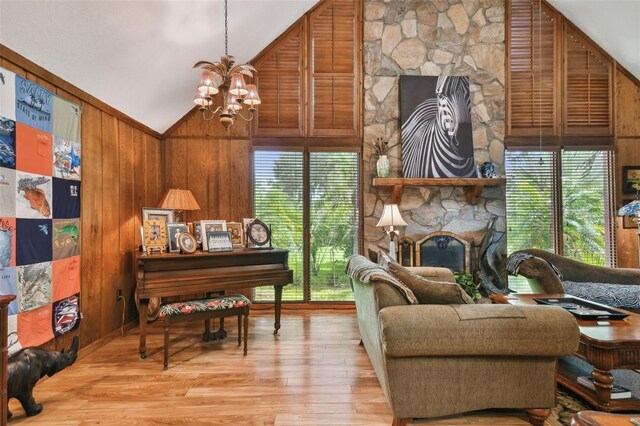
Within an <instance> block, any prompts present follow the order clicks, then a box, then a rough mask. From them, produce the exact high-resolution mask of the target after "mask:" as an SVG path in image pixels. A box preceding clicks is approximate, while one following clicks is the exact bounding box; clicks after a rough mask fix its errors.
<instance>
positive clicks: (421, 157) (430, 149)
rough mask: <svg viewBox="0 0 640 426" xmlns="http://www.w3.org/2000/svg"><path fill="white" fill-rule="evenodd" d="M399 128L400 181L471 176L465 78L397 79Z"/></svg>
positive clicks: (470, 149)
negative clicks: (398, 86) (398, 89)
mask: <svg viewBox="0 0 640 426" xmlns="http://www.w3.org/2000/svg"><path fill="white" fill-rule="evenodd" d="M400 123H401V127H402V130H401V133H400V135H401V142H402V144H401V149H402V171H403V176H404V177H405V178H445V177H474V176H475V175H476V167H475V162H474V159H473V131H472V127H471V102H470V91H469V77H453V76H415V75H401V76H400ZM427 153H429V154H427ZM452 159H455V160H452Z"/></svg>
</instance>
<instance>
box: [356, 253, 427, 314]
mask: <svg viewBox="0 0 640 426" xmlns="http://www.w3.org/2000/svg"><path fill="white" fill-rule="evenodd" d="M345 272H346V273H347V275H349V276H350V277H352V278H355V279H357V280H358V281H362V282H363V283H367V284H375V283H376V282H383V283H387V284H390V285H392V286H394V287H395V288H397V289H398V290H399V291H400V293H402V295H403V296H404V298H405V299H407V302H409V303H410V304H412V305H417V304H418V299H416V296H415V294H413V292H412V291H411V289H409V287H407V286H406V285H404V284H402V282H400V281H398V280H397V279H396V278H395V277H393V276H392V275H391V274H390V273H388V272H387V271H385V270H384V269H382V268H381V267H380V265H378V264H376V263H373V262H372V261H370V260H369V259H367V258H366V257H364V256H360V255H359V254H356V255H354V256H351V257H350V258H349V260H348V261H347V270H346V271H345Z"/></svg>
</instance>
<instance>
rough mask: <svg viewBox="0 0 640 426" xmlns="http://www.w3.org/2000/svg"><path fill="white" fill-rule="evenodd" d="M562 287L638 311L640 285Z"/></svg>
mask: <svg viewBox="0 0 640 426" xmlns="http://www.w3.org/2000/svg"><path fill="white" fill-rule="evenodd" d="M562 286H563V287H564V292H565V293H566V294H570V295H572V296H576V297H580V298H582V299H587V300H591V301H592V302H596V303H602V304H603V305H607V306H611V307H614V308H625V309H634V310H635V309H640V285H630V284H609V283H591V282H583V283H577V282H573V281H563V282H562ZM416 296H418V295H417V294H416ZM419 299H420V298H418V300H419Z"/></svg>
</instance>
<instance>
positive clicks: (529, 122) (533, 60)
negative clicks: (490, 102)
mask: <svg viewBox="0 0 640 426" xmlns="http://www.w3.org/2000/svg"><path fill="white" fill-rule="evenodd" d="M510 7H511V9H510V10H511V15H510V20H509V22H510V27H509V39H508V40H509V45H508V49H509V61H508V65H509V71H510V88H509V91H508V93H509V115H508V117H509V122H508V126H509V129H508V134H509V135H512V136H538V135H539V132H540V130H541V131H542V134H543V135H552V136H557V135H558V134H559V126H558V115H559V113H558V106H557V105H558V100H559V96H558V91H559V87H560V80H559V70H560V67H559V59H558V52H557V47H556V44H555V40H556V39H557V37H558V33H559V28H560V27H559V17H558V16H557V15H556V13H555V12H553V11H552V10H551V9H549V8H548V7H547V6H546V4H544V3H543V4H542V10H540V8H539V4H538V2H537V1H534V2H532V1H531V0H513V1H512V2H511V5H510Z"/></svg>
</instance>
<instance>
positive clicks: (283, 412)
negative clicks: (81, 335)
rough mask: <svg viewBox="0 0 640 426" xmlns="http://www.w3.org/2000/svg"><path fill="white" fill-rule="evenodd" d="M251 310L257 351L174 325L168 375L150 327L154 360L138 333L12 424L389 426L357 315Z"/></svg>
mask: <svg viewBox="0 0 640 426" xmlns="http://www.w3.org/2000/svg"><path fill="white" fill-rule="evenodd" d="M272 315H273V314H272V313H270V312H268V311H267V312H265V311H262V312H260V311H254V310H252V314H251V321H250V326H249V354H248V355H247V356H246V357H243V356H242V350H241V349H240V348H238V347H237V340H236V337H237V334H236V324H237V323H236V321H235V318H234V319H231V320H227V322H226V328H227V330H228V331H229V338H228V339H226V340H224V341H218V342H210V343H203V342H201V340H200V337H201V333H202V324H201V323H200V322H198V323H190V324H187V325H186V326H184V327H183V326H180V325H179V326H176V327H174V328H173V332H172V342H171V352H170V358H169V369H168V370H167V371H163V370H162V334H161V333H162V327H161V324H159V323H154V324H151V325H150V327H149V328H150V330H149V336H148V339H147V350H148V354H149V358H148V359H146V360H140V359H139V358H138V350H137V348H138V333H137V328H136V329H134V330H133V331H131V332H130V333H129V334H127V335H126V336H124V337H120V338H117V339H116V340H114V341H112V342H111V343H108V344H107V345H105V346H104V347H102V348H100V349H98V350H97V351H96V352H94V353H92V354H90V355H88V356H87V357H85V358H83V359H81V360H80V361H78V362H76V364H75V365H73V366H71V367H70V368H68V369H66V370H64V371H62V372H61V373H59V374H58V375H56V376H54V377H52V378H50V379H48V380H46V381H44V382H42V383H40V384H39V385H38V386H37V387H36V392H35V396H36V400H37V401H38V402H42V403H44V411H43V412H42V413H41V414H40V415H38V416H35V417H31V418H27V417H25V415H24V411H23V410H22V407H20V405H19V403H18V402H17V401H16V400H12V401H11V403H10V406H9V407H10V409H11V411H13V413H14V418H13V419H12V420H10V423H9V424H10V425H12V424H14V425H17V424H23V423H24V424H28V425H32V424H33V425H41V424H42V425H55V426H62V425H80V424H83V425H84V424H98V423H99V424H102V425H109V424H140V425H148V424H172V425H173V424H207V425H327V424H331V425H337V424H341V425H367V426H374V425H390V424H391V420H392V415H391V412H390V410H389V407H388V406H387V403H386V400H385V397H384V394H383V393H382V389H381V388H380V385H379V384H378V379H377V378H376V377H375V374H374V372H373V369H372V367H371V364H370V363H369V359H368V358H367V355H366V352H365V350H364V348H363V347H361V346H358V342H359V339H360V337H359V334H358V327H357V323H356V319H355V312H354V311H326V310H325V311H314V312H312V311H284V312H283V319H282V329H281V335H280V336H278V337H274V336H273V335H272V330H273V328H272V327H273V316H272ZM524 419H525V417H524V416H523V415H522V413H519V412H495V411H494V412H478V413H472V414H470V415H465V416H453V417H448V418H443V419H435V420H434V419H432V420H429V421H420V422H419V423H420V424H427V425H448V426H454V425H526V424H528V423H527V422H526V421H525V420H524Z"/></svg>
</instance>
